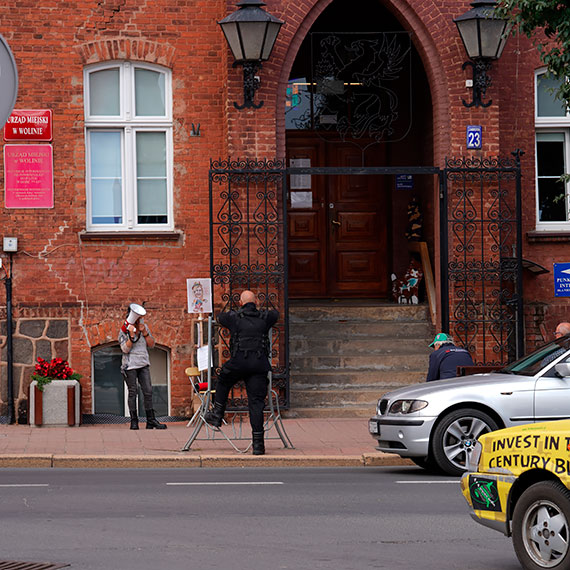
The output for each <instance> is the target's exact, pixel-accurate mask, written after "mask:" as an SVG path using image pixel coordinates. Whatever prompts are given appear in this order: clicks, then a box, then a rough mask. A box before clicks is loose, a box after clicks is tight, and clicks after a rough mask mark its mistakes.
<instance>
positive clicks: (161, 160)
mask: <svg viewBox="0 0 570 570" xmlns="http://www.w3.org/2000/svg"><path fill="white" fill-rule="evenodd" d="M171 92H172V91H171V73H170V70H169V69H165V68H162V67H159V66H155V65H149V64H144V63H138V62H136V63H135V62H128V61H126V62H107V63H105V64H99V65H96V66H91V67H88V68H86V69H85V136H86V155H87V156H86V158H87V160H86V163H87V229H88V230H91V231H98V230H99V231H145V230H147V231H153V230H154V231H156V230H171V229H173V215H172V211H173V205H172V95H171Z"/></svg>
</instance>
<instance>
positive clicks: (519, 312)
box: [440, 151, 524, 365]
mask: <svg viewBox="0 0 570 570" xmlns="http://www.w3.org/2000/svg"><path fill="white" fill-rule="evenodd" d="M521 154H522V153H521V152H520V151H516V152H514V153H513V158H494V159H480V158H461V159H448V160H446V164H445V169H444V170H443V173H442V176H441V202H440V207H441V210H440V221H441V244H442V248H441V284H442V287H441V290H442V325H443V330H445V331H449V332H450V333H451V334H452V335H453V336H454V337H455V338H456V340H457V341H458V342H459V344H461V345H463V346H465V347H466V348H467V349H468V350H469V351H470V352H471V354H472V355H473V359H474V360H475V361H476V362H478V363H480V364H484V365H497V364H506V363H507V362H510V361H512V360H514V359H515V358H517V357H519V356H522V354H523V351H524V322H523V292H522V231H521V166H520V157H521Z"/></svg>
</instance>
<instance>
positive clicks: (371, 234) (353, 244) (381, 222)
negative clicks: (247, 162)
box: [287, 133, 390, 298]
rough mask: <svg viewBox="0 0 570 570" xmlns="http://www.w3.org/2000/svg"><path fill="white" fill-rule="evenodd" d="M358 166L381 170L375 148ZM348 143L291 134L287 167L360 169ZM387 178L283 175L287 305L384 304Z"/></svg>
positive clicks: (358, 152) (359, 158)
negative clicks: (348, 300) (294, 301)
mask: <svg viewBox="0 0 570 570" xmlns="http://www.w3.org/2000/svg"><path fill="white" fill-rule="evenodd" d="M375 146H376V147H379V148H377V149H376V150H374V151H370V149H369V150H367V152H366V155H365V156H366V162H367V164H364V166H381V165H382V164H383V162H382V158H383V157H382V156H381V152H382V151H381V148H382V147H381V145H375ZM362 162H363V159H362V152H361V150H360V149H359V148H358V147H356V146H355V145H351V144H350V143H338V142H326V141H324V140H322V139H320V138H318V137H316V136H310V135H306V136H299V135H297V133H293V134H292V135H291V136H289V137H288V141H287V164H288V166H305V167H306V166H312V167H314V166H334V167H337V168H338V169H339V170H340V169H342V168H343V167H350V166H355V167H362V166H363V164H362ZM387 184H388V178H387V177H386V176H378V175H366V174H361V175H344V174H334V175H310V176H309V175H307V176H304V175H303V176H295V175H293V176H290V179H289V196H288V203H287V214H288V228H289V230H288V232H289V235H288V262H289V296H290V297H291V298H311V297H312V298H317V297H325V298H326V297H369V298H385V297H387V296H388V291H389V279H388V275H389V263H390V259H389V251H388V249H389V248H388V225H389V223H388V222H389V216H390V203H389V196H390V193H389V192H388V191H387V187H386V185H387Z"/></svg>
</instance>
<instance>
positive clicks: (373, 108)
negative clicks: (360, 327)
mask: <svg viewBox="0 0 570 570" xmlns="http://www.w3.org/2000/svg"><path fill="white" fill-rule="evenodd" d="M347 4H348V3H347V2H346V1H344V0H335V1H334V2H332V3H331V4H330V5H329V6H328V7H327V8H326V9H325V10H324V11H323V12H322V14H321V15H320V16H319V18H318V19H317V20H316V21H315V23H314V24H313V26H312V27H311V29H310V31H309V33H308V34H307V35H306V37H305V39H304V41H303V43H302V45H301V47H300V49H299V51H298V53H297V56H296V59H295V62H294V64H293V66H292V69H291V72H290V74H289V83H288V87H287V100H286V109H285V113H286V119H285V126H286V145H287V165H288V166H289V167H291V166H306V167H309V166H310V167H336V168H338V174H335V175H327V176H316V175H312V176H298V177H297V176H296V177H291V178H290V180H289V196H288V227H289V235H288V264H289V296H290V297H291V298H327V297H369V298H378V299H382V298H387V297H389V294H390V286H391V282H390V275H391V274H392V273H395V274H397V275H402V274H403V273H404V272H405V269H406V267H407V264H408V261H409V254H408V243H407V240H406V237H405V233H406V229H407V225H408V216H407V209H408V206H409V204H410V202H411V201H412V199H413V198H415V199H416V201H417V203H418V205H419V209H420V211H421V212H422V214H423V219H424V224H423V228H422V231H423V235H422V240H424V241H427V242H428V246H429V248H430V249H431V250H432V252H433V247H434V235H433V234H434V232H433V218H434V216H433V208H434V206H433V188H434V186H433V185H434V180H433V177H432V176H421V175H409V176H406V175H405V174H402V175H399V176H395V175H393V176H389V175H381V176H378V175H370V176H348V175H343V174H342V168H344V167H364V168H369V167H402V166H429V165H432V164H433V119H432V117H433V113H432V108H431V95H430V89H429V84H428V80H427V77H426V74H425V71H424V68H423V65H422V62H421V60H420V57H419V55H418V53H417V51H416V49H415V48H414V45H413V41H412V37H411V35H410V34H409V33H408V32H407V31H405V30H404V28H403V27H402V25H401V24H400V22H398V20H397V19H396V18H395V17H394V15H392V14H391V13H390V12H389V11H388V10H387V9H386V8H385V7H383V5H382V4H381V2H380V1H379V0H363V1H362V2H361V3H359V9H358V10H353V9H350V7H348V6H347Z"/></svg>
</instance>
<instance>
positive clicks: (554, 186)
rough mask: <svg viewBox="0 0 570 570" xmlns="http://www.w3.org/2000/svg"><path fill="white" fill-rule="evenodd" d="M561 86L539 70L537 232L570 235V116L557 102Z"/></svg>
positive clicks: (537, 97) (537, 105) (536, 98)
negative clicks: (569, 177) (566, 176)
mask: <svg viewBox="0 0 570 570" xmlns="http://www.w3.org/2000/svg"><path fill="white" fill-rule="evenodd" d="M558 85H559V83H558V82H557V81H556V80H555V79H552V78H549V77H547V76H546V75H545V70H540V71H538V72H537V73H536V75H535V126H536V152H535V156H536V229H537V230H542V231H548V230H551V231H561V230H562V231H566V230H568V231H570V182H563V181H561V180H560V177H561V176H562V175H563V174H566V173H568V172H569V171H570V169H569V167H570V112H569V111H568V109H567V108H566V106H565V104H564V103H563V102H562V101H560V100H558V99H556V98H555V95H554V93H553V91H552V90H553V89H554V90H556V88H557V86H558Z"/></svg>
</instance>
